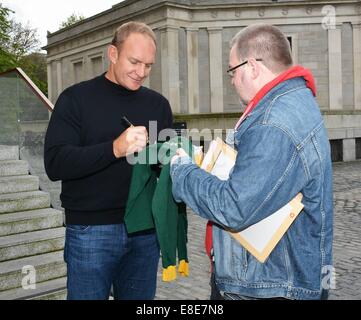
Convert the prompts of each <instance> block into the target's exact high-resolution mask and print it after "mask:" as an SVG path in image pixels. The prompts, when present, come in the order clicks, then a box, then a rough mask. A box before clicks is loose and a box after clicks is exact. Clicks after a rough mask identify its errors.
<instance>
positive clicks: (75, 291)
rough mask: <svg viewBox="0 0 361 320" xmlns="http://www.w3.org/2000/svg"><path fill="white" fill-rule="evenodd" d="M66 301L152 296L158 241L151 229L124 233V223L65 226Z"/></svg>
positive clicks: (145, 297)
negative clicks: (111, 291)
mask: <svg viewBox="0 0 361 320" xmlns="http://www.w3.org/2000/svg"><path fill="white" fill-rule="evenodd" d="M64 260H65V262H66V263H67V271H68V274H67V276H68V279H67V289H68V297H67V298H68V300H107V299H109V295H110V290H111V287H112V285H113V293H114V299H116V300H123V299H127V300H151V299H154V296H155V290H156V284H157V270H158V262H159V244H158V240H157V237H156V233H155V232H154V230H152V231H148V232H142V233H137V234H133V235H128V234H127V231H126V229H125V226H124V224H113V225H95V226H82V225H67V228H66V236H65V248H64Z"/></svg>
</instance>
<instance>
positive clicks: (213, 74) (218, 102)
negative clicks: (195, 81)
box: [207, 28, 224, 113]
mask: <svg viewBox="0 0 361 320" xmlns="http://www.w3.org/2000/svg"><path fill="white" fill-rule="evenodd" d="M207 30H208V34H209V65H210V70H209V71H210V91H211V112H212V113H218V112H223V110H224V107H223V68H222V65H223V56H222V29H221V28H207Z"/></svg>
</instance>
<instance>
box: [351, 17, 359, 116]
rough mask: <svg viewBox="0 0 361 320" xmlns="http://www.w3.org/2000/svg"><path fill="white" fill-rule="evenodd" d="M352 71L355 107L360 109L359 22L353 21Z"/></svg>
mask: <svg viewBox="0 0 361 320" xmlns="http://www.w3.org/2000/svg"><path fill="white" fill-rule="evenodd" d="M352 29H353V59H354V60H353V72H354V77H353V81H354V99H355V102H354V103H355V104H354V107H355V109H358V110H360V109H361V24H360V23H357V24H356V23H355V24H354V23H353V24H352Z"/></svg>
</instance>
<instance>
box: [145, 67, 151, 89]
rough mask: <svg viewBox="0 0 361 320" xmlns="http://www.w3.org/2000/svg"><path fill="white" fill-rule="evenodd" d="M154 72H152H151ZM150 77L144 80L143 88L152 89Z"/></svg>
mask: <svg viewBox="0 0 361 320" xmlns="http://www.w3.org/2000/svg"><path fill="white" fill-rule="evenodd" d="M151 72H152V71H151ZM149 77H150V75H149V76H148V77H147V78H146V79H145V80H144V83H143V86H144V87H147V88H149V87H150V79H149Z"/></svg>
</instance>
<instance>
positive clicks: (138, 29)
mask: <svg viewBox="0 0 361 320" xmlns="http://www.w3.org/2000/svg"><path fill="white" fill-rule="evenodd" d="M132 33H140V34H143V35H147V36H149V37H150V38H151V39H152V40H153V41H154V44H155V45H156V46H157V38H156V36H155V34H154V32H153V30H152V29H151V28H150V27H149V26H148V25H146V24H145V23H143V22H136V21H130V22H127V23H124V24H122V25H121V26H120V27H118V29H117V30H116V31H115V34H114V37H113V40H112V42H111V44H112V45H113V46H115V47H117V49H118V50H121V48H122V45H123V43H124V41H125V40H126V39H127V38H128V37H129V36H130V35H131V34H132Z"/></svg>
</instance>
